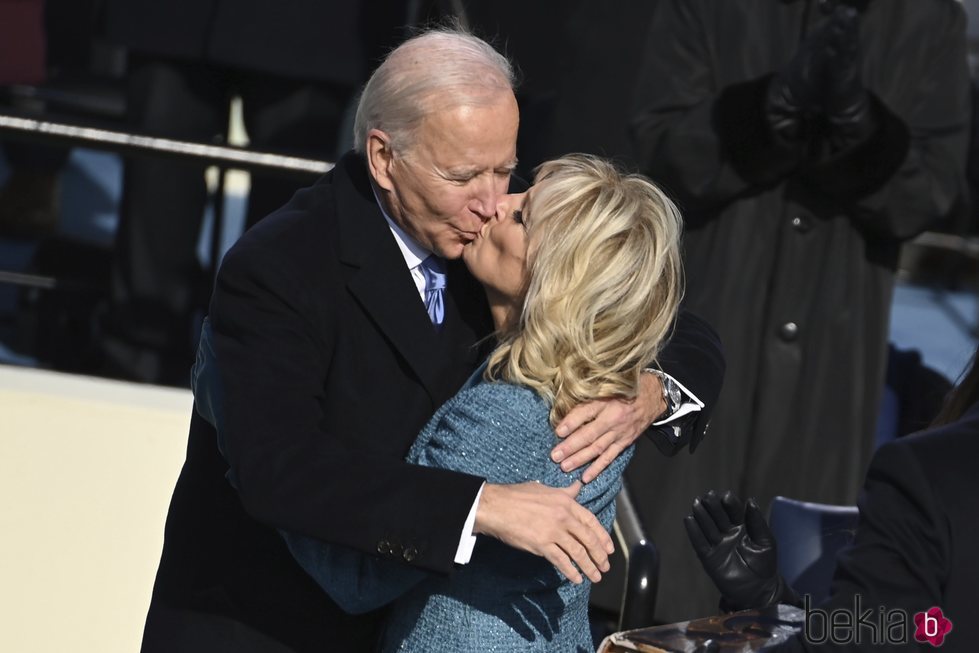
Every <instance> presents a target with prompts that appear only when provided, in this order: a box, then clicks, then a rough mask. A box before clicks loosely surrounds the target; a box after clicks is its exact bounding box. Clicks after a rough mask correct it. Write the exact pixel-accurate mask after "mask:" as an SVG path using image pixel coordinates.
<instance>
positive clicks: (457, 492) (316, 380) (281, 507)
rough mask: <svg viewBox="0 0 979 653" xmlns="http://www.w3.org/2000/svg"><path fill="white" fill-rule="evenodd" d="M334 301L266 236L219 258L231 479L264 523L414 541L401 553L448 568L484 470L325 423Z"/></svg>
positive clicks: (379, 543)
mask: <svg viewBox="0 0 979 653" xmlns="http://www.w3.org/2000/svg"><path fill="white" fill-rule="evenodd" d="M318 288H321V286H318ZM317 292H322V291H321V290H318V291H317ZM333 292H337V293H339V292H342V289H335V290H333ZM337 305H338V301H337V298H336V297H333V298H331V297H325V298H324V297H320V296H315V297H314V296H313V290H312V289H311V284H310V283H309V282H308V279H306V278H305V277H304V276H303V275H302V274H300V273H299V272H298V271H297V270H296V269H295V266H294V265H293V264H292V262H291V261H290V259H289V256H288V253H286V252H282V251H279V249H278V248H276V247H274V246H270V245H269V242H267V241H266V240H261V239H258V240H256V239H252V240H249V241H247V242H241V241H240V242H239V246H237V247H236V248H234V249H232V250H231V252H229V254H228V256H227V257H226V258H225V261H224V263H223V265H222V269H221V273H220V274H219V276H218V280H217V284H216V287H215V292H214V298H213V301H212V304H211V315H210V320H211V324H212V328H213V336H214V350H215V356H216V359H217V368H218V370H219V373H218V377H219V381H220V386H221V395H222V396H221V404H222V406H223V408H222V409H221V414H222V419H223V422H224V424H225V428H224V429H223V430H224V431H225V432H224V433H223V434H222V436H221V445H222V449H223V454H224V456H225V459H226V460H227V461H228V463H229V467H230V470H229V478H231V479H232V480H233V481H234V483H235V485H236V489H237V490H238V494H239V497H240V500H241V503H242V506H243V507H244V509H245V510H246V511H247V512H248V514H249V515H250V516H251V517H252V518H254V519H255V520H257V521H259V522H261V523H263V524H265V525H267V526H272V527H275V528H278V529H281V530H285V531H289V532H291V533H296V534H299V535H305V536H310V537H315V538H317V539H320V540H324V541H327V542H332V543H336V544H341V545H344V546H347V547H350V548H353V549H356V550H359V551H362V552H367V553H373V554H375V555H377V554H381V555H382V556H384V557H389V558H392V559H394V558H397V559H402V558H403V557H404V558H407V557H408V556H406V555H405V556H403V555H402V553H403V552H404V551H406V550H407V549H408V547H409V546H410V548H411V549H412V550H413V551H414V552H415V553H414V554H413V555H412V556H410V557H411V559H410V560H408V562H410V563H411V564H413V565H416V566H419V567H422V568H426V569H430V570H435V571H441V572H447V571H449V570H451V569H452V566H453V564H454V563H453V558H454V555H455V551H456V548H457V547H458V543H459V537H460V535H461V532H462V526H463V524H464V523H465V520H466V516H467V515H468V513H469V510H470V508H471V507H472V504H473V502H474V500H475V497H476V493H477V491H478V489H479V487H480V485H481V483H482V479H480V478H477V477H473V476H468V475H464V474H459V473H455V472H450V471H445V470H439V469H426V468H422V467H418V466H414V465H409V464H407V463H405V462H404V461H402V460H400V459H398V458H395V457H392V456H391V455H390V454H387V453H381V452H374V451H371V449H370V447H369V446H366V445H365V446H358V444H357V443H350V444H345V443H346V442H348V440H346V439H345V438H344V434H341V433H332V432H328V431H327V430H326V427H325V426H324V424H325V423H326V420H325V419H324V413H323V411H324V400H323V399H324V397H323V393H324V389H323V388H324V379H325V378H326V377H327V371H328V369H329V366H330V364H331V360H332V352H331V348H332V346H333V345H332V344H331V343H332V342H333V337H334V333H333V330H334V326H333V325H334V324H335V321H334V319H333V318H332V317H331V315H330V314H329V311H330V310H331V307H332V306H337ZM378 382H382V381H381V380H379V381H378ZM377 409H378V410H384V409H385V407H384V406H378V407H377ZM395 545H397V546H395Z"/></svg>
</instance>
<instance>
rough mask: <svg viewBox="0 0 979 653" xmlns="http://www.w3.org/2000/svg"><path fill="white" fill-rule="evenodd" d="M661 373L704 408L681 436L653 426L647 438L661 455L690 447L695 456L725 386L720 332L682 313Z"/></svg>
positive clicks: (683, 424)
mask: <svg viewBox="0 0 979 653" xmlns="http://www.w3.org/2000/svg"><path fill="white" fill-rule="evenodd" d="M658 362H659V367H660V369H661V370H663V371H664V372H666V373H667V374H669V375H670V376H672V377H673V378H674V379H676V380H677V381H679V382H680V383H681V384H682V385H683V386H684V387H685V388H687V389H688V390H690V392H692V393H693V394H694V395H696V397H697V398H698V399H700V401H702V402H704V407H703V408H702V409H701V410H700V411H699V412H696V413H692V414H690V415H689V416H687V417H685V418H681V422H680V433H679V435H677V434H676V433H675V432H674V429H673V426H672V425H671V424H664V425H661V426H651V427H649V429H647V431H646V435H647V436H648V437H649V438H650V439H651V440H652V441H653V443H654V444H655V445H656V447H657V448H658V449H659V450H660V452H661V453H663V454H665V455H667V456H672V455H674V454H676V453H677V452H678V451H680V450H682V449H683V448H684V447H686V446H687V445H689V446H690V451H691V453H692V452H693V451H694V449H696V448H697V446H698V445H699V444H700V442H701V440H703V438H704V436H705V435H706V433H707V426H708V424H709V422H710V415H711V411H712V410H713V408H714V405H715V404H716V403H717V397H718V395H719V394H720V392H721V386H722V385H723V383H724V369H725V363H724V349H723V347H722V345H721V339H720V337H719V336H718V335H717V332H716V331H714V329H713V328H712V327H711V326H710V325H709V324H708V323H707V322H706V321H704V320H703V319H701V318H700V317H697V316H696V315H694V314H693V313H690V312H689V311H686V310H681V311H680V313H679V315H677V321H676V327H675V328H674V330H673V335H672V336H671V337H670V341H669V342H668V343H667V345H666V347H664V348H663V351H662V352H661V353H660V356H659V361H658Z"/></svg>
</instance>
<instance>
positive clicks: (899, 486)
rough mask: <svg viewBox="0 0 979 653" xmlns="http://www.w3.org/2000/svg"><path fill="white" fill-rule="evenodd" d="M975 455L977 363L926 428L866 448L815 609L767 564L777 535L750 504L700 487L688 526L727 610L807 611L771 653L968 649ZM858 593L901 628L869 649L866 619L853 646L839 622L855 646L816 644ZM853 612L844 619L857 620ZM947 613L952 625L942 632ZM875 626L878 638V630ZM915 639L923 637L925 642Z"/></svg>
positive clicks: (974, 570) (978, 577) (978, 449)
mask: <svg viewBox="0 0 979 653" xmlns="http://www.w3.org/2000/svg"><path fill="white" fill-rule="evenodd" d="M977 458H979V365H976V360H975V358H974V359H973V363H972V367H971V369H970V370H969V371H968V372H967V373H966V375H965V377H964V378H963V380H962V382H961V384H960V385H959V386H958V387H957V388H956V389H955V390H954V391H953V393H952V394H951V395H950V396H949V398H948V401H947V402H946V404H945V407H944V409H943V411H942V413H941V414H940V415H939V416H938V419H937V420H936V422H935V424H934V425H932V427H931V428H930V429H928V430H926V431H922V432H920V433H917V434H915V435H911V436H908V437H905V438H901V439H899V440H895V441H893V442H889V443H887V444H885V445H883V446H881V447H880V448H879V449H878V450H877V452H876V453H875V454H874V457H873V460H872V461H871V463H870V470H869V471H868V472H867V477H866V480H865V481H864V484H863V490H862V492H861V495H860V501H859V507H860V522H859V524H858V526H857V531H856V539H855V541H854V543H853V544H852V545H851V546H849V547H846V548H844V549H843V550H842V551H840V553H839V554H837V567H836V572H835V573H834V575H833V583H832V585H831V588H830V597H829V598H828V599H827V600H825V601H823V602H822V603H821V604H820V605H818V606H813V605H808V606H807V603H806V600H805V597H800V596H798V595H797V594H796V592H795V591H793V590H792V588H791V587H790V586H788V585H787V584H786V583H785V582H784V580H783V579H782V578H781V576H780V575H779V574H778V573H777V571H775V569H776V564H777V557H778V555H777V548H776V547H777V542H776V541H775V539H774V537H773V536H772V533H771V531H770V530H769V528H768V525H767V524H766V523H765V520H764V517H762V516H761V513H760V511H759V509H758V507H757V504H756V503H753V502H749V504H748V507H747V508H745V506H744V505H743V504H742V503H741V501H740V499H738V498H737V497H736V496H733V495H732V494H730V493H728V494H726V495H725V496H723V497H721V496H720V495H718V494H717V493H709V494H705V495H703V496H702V497H700V498H699V499H698V500H697V501H696V502H695V503H694V507H693V512H692V514H691V515H690V516H689V517H687V520H686V526H687V530H688V533H689V535H690V539H691V542H692V543H693V545H694V548H695V550H697V552H698V555H699V557H700V558H701V560H702V561H703V565H704V569H705V571H707V574H708V575H709V576H710V577H711V578H712V579H714V581H715V582H716V583H717V584H718V587H719V588H721V592H722V595H723V597H724V600H725V603H726V605H727V606H728V607H729V608H730V609H735V610H738V609H749V608H762V607H766V606H768V605H773V604H775V603H791V604H795V605H798V606H800V607H807V609H808V610H810V615H809V617H808V623H807V625H806V629H807V630H808V632H805V631H804V632H803V633H801V634H800V635H797V636H796V637H794V638H793V639H791V640H790V641H789V642H787V643H785V644H783V645H779V646H776V647H772V648H771V650H772V651H778V652H780V653H782V652H795V651H806V652H809V653H815V652H816V651H824V650H827V651H854V652H855V651H867V650H871V649H872V650H874V651H895V653H897V652H899V651H906V650H909V647H908V646H907V644H904V643H896V642H908V643H912V644H913V643H914V642H922V643H921V644H920V645H919V646H920V649H918V650H932V646H935V645H940V646H941V647H942V648H941V650H942V651H953V652H958V651H962V652H963V653H964V652H966V651H973V650H975V642H976V638H977V637H979V621H977V619H976V617H977V616H979V610H977V609H976V607H975V592H976V587H977V586H979V564H977V562H976V560H975V551H976V550H979V527H977V525H976V521H975V506H976V504H977V502H979V480H977V477H976V474H975V472H974V466H975V461H976V459H977ZM858 596H859V597H860V603H861V606H862V609H861V612H863V611H864V610H866V611H869V615H864V616H865V617H866V616H869V618H870V619H869V620H870V621H872V622H873V623H878V622H879V621H880V617H879V615H880V610H881V608H883V610H884V612H885V613H886V612H887V611H890V610H903V611H904V613H905V615H906V617H907V619H906V621H905V631H904V632H903V633H898V632H894V633H892V634H891V637H890V639H891V644H890V645H886V646H885V645H875V646H870V645H869V644H870V643H871V642H870V638H871V637H872V636H873V630H871V628H870V627H869V626H862V627H860V630H861V632H860V635H861V638H862V642H863V643H862V644H860V643H858V642H856V641H855V635H856V631H855V630H846V629H840V630H839V632H838V633H837V635H838V637H837V639H844V638H845V636H847V635H852V636H853V637H852V639H853V640H854V641H851V642H849V643H846V644H834V643H833V642H832V640H830V641H824V640H826V639H828V638H829V636H830V634H831V633H829V632H827V630H826V626H827V624H828V618H829V615H831V614H832V613H833V611H837V610H844V611H848V612H850V613H851V614H852V613H853V606H854V601H855V599H856V597H858ZM813 608H815V610H813ZM936 608H937V609H938V612H937V613H936V612H935V609H936ZM817 610H818V612H817ZM922 613H927V614H928V616H929V617H930V619H931V621H929V623H927V624H924V627H919V622H923V621H924V618H923V617H917V616H916V615H921V614H922ZM857 617H859V615H854V618H853V620H851V623H852V624H854V625H855V627H856V624H857V622H856V618H857ZM916 619H917V621H916ZM944 620H948V622H950V626H951V628H950V630H949V629H948V627H947V626H944ZM894 621H896V618H895V619H894ZM885 623H886V622H885ZM877 632H878V637H879V639H883V638H884V634H883V631H882V629H878V631H877ZM916 634H917V635H918V636H919V637H920V636H921V635H931V636H932V638H933V639H932V641H930V642H929V643H928V644H930V645H926V644H925V643H923V641H922V639H920V638H916ZM765 650H769V649H765Z"/></svg>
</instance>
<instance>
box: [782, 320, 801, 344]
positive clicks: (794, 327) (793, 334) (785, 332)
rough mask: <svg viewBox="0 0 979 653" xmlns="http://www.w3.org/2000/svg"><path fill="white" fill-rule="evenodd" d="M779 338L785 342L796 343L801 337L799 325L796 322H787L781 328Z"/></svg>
mask: <svg viewBox="0 0 979 653" xmlns="http://www.w3.org/2000/svg"><path fill="white" fill-rule="evenodd" d="M778 337H779V338H781V339H782V340H784V341H785V342H794V341H795V340H796V339H797V338H798V337H799V325H798V324H796V323H795V322H786V323H785V324H783V325H782V326H780V327H779V329H778Z"/></svg>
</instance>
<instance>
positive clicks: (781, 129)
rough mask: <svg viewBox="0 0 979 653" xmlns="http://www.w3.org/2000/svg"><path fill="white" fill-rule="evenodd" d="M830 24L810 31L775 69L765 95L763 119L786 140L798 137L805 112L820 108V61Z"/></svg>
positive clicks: (800, 133)
mask: <svg viewBox="0 0 979 653" xmlns="http://www.w3.org/2000/svg"><path fill="white" fill-rule="evenodd" d="M830 25H831V23H827V24H826V25H824V26H823V27H821V28H820V29H819V30H817V31H815V32H813V33H812V34H810V35H809V37H808V38H807V39H806V40H805V41H804V42H803V43H802V45H801V46H800V47H799V49H798V51H796V53H795V55H794V56H793V57H792V59H791V60H790V61H789V63H788V64H787V65H786V66H785V67H784V68H782V69H781V70H779V71H778V72H776V73H775V76H774V77H772V80H771V81H770V82H769V84H768V92H767V93H766V96H765V107H764V113H765V119H766V120H767V121H768V124H769V125H770V126H771V128H772V130H773V132H774V133H775V134H777V135H778V136H779V137H781V138H783V139H785V140H799V139H802V138H804V137H805V134H804V133H803V127H804V122H805V120H806V117H807V114H812V113H815V112H817V111H819V110H820V109H821V104H820V103H821V100H822V95H823V93H824V77H825V75H824V73H823V61H824V57H825V50H826V48H827V47H828V45H829V39H830V35H831V33H830V29H829V28H830Z"/></svg>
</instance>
